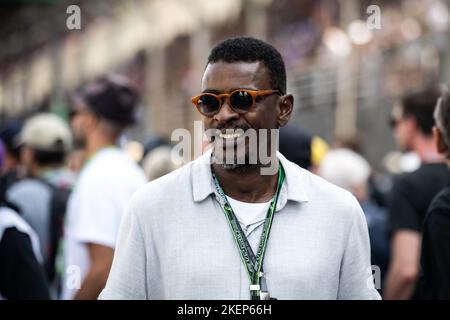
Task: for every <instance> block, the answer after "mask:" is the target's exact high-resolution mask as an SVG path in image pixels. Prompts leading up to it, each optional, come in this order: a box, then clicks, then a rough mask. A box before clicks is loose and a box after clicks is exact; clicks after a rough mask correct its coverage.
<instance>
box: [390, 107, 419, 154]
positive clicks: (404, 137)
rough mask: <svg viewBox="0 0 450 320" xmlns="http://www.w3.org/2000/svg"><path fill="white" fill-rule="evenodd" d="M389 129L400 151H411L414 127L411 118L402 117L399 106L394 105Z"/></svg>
mask: <svg viewBox="0 0 450 320" xmlns="http://www.w3.org/2000/svg"><path fill="white" fill-rule="evenodd" d="M391 127H392V130H393V132H394V137H395V141H396V142H397V145H398V147H399V149H400V151H402V152H408V151H411V141H412V139H413V137H414V134H415V130H416V129H415V127H416V126H415V122H414V119H413V118H412V117H405V116H404V115H403V110H402V106H401V105H400V104H397V105H395V106H394V108H393V109H392V114H391Z"/></svg>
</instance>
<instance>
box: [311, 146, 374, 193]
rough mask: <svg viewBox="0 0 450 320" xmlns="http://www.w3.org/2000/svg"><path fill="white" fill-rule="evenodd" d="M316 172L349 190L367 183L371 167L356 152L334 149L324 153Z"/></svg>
mask: <svg viewBox="0 0 450 320" xmlns="http://www.w3.org/2000/svg"><path fill="white" fill-rule="evenodd" d="M318 173H319V175H320V176H321V177H322V178H324V179H325V180H328V181H329V182H331V183H333V184H336V185H338V186H339V187H341V188H344V189H347V190H351V189H352V188H356V187H359V186H361V185H362V184H364V183H367V180H368V179H369V176H370V173H371V169H370V165H369V163H368V162H367V161H366V160H365V159H364V158H363V157H362V156H360V155H359V154H357V153H356V152H354V151H352V150H349V149H334V150H331V151H329V152H328V153H327V154H326V156H325V158H324V159H323V160H322V162H321V163H320V167H319V172H318Z"/></svg>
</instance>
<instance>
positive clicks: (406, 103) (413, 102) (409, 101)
mask: <svg viewBox="0 0 450 320" xmlns="http://www.w3.org/2000/svg"><path fill="white" fill-rule="evenodd" d="M439 96H440V91H439V90H438V89H436V88H429V89H425V90H423V91H420V92H413V93H409V94H406V95H405V96H404V97H403V98H402V100H401V109H402V114H403V117H413V118H414V119H415V120H416V123H417V126H418V127H419V129H420V131H421V132H422V133H423V134H424V135H426V136H431V135H432V133H433V126H434V118H433V112H434V107H435V106H436V102H437V100H438V99H439Z"/></svg>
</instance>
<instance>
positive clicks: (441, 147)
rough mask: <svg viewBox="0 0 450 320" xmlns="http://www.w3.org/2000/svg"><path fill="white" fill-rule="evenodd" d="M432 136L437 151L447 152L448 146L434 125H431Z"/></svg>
mask: <svg viewBox="0 0 450 320" xmlns="http://www.w3.org/2000/svg"><path fill="white" fill-rule="evenodd" d="M433 137H434V142H435V144H436V148H437V151H438V152H439V153H442V154H447V153H448V151H449V149H448V146H447V145H446V144H445V142H444V137H443V136H442V133H441V131H440V130H439V129H438V128H437V127H436V126H434V127H433Z"/></svg>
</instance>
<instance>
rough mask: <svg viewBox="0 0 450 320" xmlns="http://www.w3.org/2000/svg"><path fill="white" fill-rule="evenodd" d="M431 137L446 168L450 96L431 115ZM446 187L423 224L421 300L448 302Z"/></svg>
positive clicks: (449, 194) (449, 199) (449, 203)
mask: <svg viewBox="0 0 450 320" xmlns="http://www.w3.org/2000/svg"><path fill="white" fill-rule="evenodd" d="M434 119H435V121H436V126H435V127H434V128H433V133H434V137H435V141H436V146H437V149H438V151H439V153H441V154H443V155H445V157H446V160H447V165H449V164H450V94H449V91H448V88H446V89H445V90H444V92H443V93H442V95H441V97H440V98H439V100H438V103H437V105H436V110H435V112H434ZM449 270H450V186H449V185H447V186H446V187H445V188H444V189H443V190H442V191H441V192H439V194H438V195H437V196H436V197H435V198H434V200H433V201H432V202H431V205H430V207H429V208H428V212H427V215H426V216H425V221H424V224H423V237H422V254H421V272H420V274H421V276H420V279H419V285H418V290H417V291H418V295H419V297H420V298H421V299H443V300H449V299H450V273H449Z"/></svg>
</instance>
